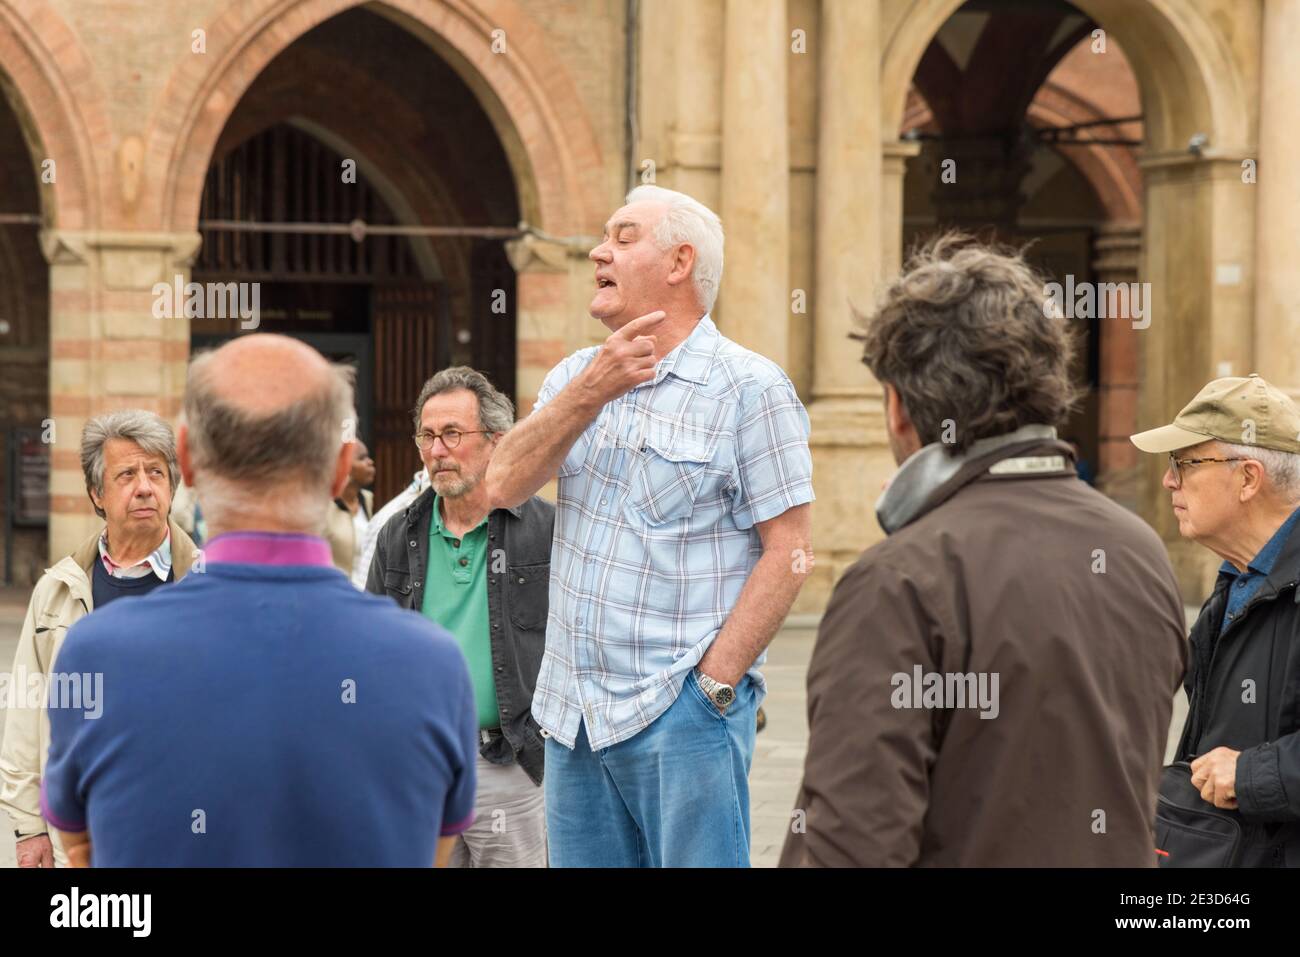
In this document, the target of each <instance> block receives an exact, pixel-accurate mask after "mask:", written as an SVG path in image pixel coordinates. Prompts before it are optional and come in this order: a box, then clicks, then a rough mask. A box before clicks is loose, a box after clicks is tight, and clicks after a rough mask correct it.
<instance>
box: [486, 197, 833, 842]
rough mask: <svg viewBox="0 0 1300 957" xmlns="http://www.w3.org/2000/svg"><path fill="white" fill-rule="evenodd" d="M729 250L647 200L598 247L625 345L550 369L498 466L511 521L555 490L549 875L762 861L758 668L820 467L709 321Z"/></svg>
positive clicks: (680, 204)
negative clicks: (756, 778)
mask: <svg viewBox="0 0 1300 957" xmlns="http://www.w3.org/2000/svg"><path fill="white" fill-rule="evenodd" d="M722 242H723V237H722V224H721V222H720V221H719V220H718V217H717V216H716V215H715V214H714V213H713V212H712V211H710V210H709V209H707V208H706V207H705V206H703V205H701V204H700V203H698V202H697V201H695V200H694V199H691V198H690V197H689V196H685V195H683V194H681V193H676V192H673V191H671V190H666V189H661V188H659V187H653V186H643V187H639V188H638V189H635V190H633V191H632V192H631V193H629V194H628V196H627V205H625V206H624V207H623V208H622V209H620V210H619V211H618V212H616V213H615V214H614V216H613V217H612V218H611V219H610V221H609V223H608V224H607V225H606V227H605V233H604V238H603V240H602V242H601V243H600V245H599V246H597V247H596V248H595V249H593V250H592V251H591V254H590V255H591V259H592V261H593V262H594V263H595V266H596V268H595V283H596V290H595V294H594V296H593V298H592V301H591V307H590V311H591V314H592V316H594V317H595V318H597V319H599V320H600V321H601V322H602V323H604V325H605V326H606V327H607V328H608V329H609V330H610V331H611V333H612V335H610V336H609V338H607V339H606V340H605V343H604V345H602V346H599V347H592V348H588V349H582V350H580V351H578V352H576V353H574V354H573V355H571V356H569V357H568V358H567V359H565V360H564V361H563V362H561V363H560V364H559V365H558V366H556V367H555V368H554V369H553V370H551V372H550V374H549V375H547V377H546V380H545V381H544V382H543V383H542V387H541V389H540V391H539V394H538V397H537V404H536V405H535V406H534V407H533V413H532V414H531V415H530V416H529V417H528V418H527V419H525V420H524V421H523V422H521V423H519V424H518V425H517V426H516V427H515V428H514V429H513V430H511V431H510V432H509V433H507V434H506V435H505V436H504V437H503V438H502V440H501V443H500V445H499V446H498V448H497V452H496V454H495V455H494V456H493V458H492V463H491V466H490V468H489V471H488V476H487V483H488V487H489V490H490V494H491V496H492V499H493V507H510V506H513V505H517V504H518V503H519V502H522V501H524V500H526V499H527V498H528V497H529V496H530V495H532V494H533V493H534V492H536V491H537V490H538V489H539V488H541V487H542V485H544V484H545V483H546V482H548V481H549V480H551V479H553V478H556V477H558V479H559V497H558V502H557V508H556V516H555V539H554V545H553V548H552V553H551V584H550V614H549V619H548V623H547V630H546V654H545V657H544V658H543V661H542V668H541V673H540V675H539V676H538V680H537V690H536V694H535V696H534V698H533V715H534V717H535V718H536V719H537V721H538V723H539V724H540V726H541V728H542V734H543V735H544V736H545V737H547V738H548V740H547V743H546V810H547V832H548V841H549V846H550V863H551V865H552V866H557V867H565V866H578V867H583V866H591V867H611V866H652V867H654V866H667V867H674V866H736V867H745V866H748V864H749V784H748V774H749V766H750V761H751V759H752V757H753V752H754V733H755V726H754V725H755V712H756V710H757V708H758V705H759V704H760V702H761V701H762V698H763V695H764V693H765V686H764V684H763V677H762V675H761V674H760V673H759V671H758V666H759V665H760V664H762V660H763V652H764V649H765V648H766V647H767V644H768V642H769V641H771V639H772V636H773V635H774V634H775V633H776V630H777V628H779V627H780V625H781V622H782V621H783V620H784V619H785V616H786V614H787V613H788V612H789V610H790V606H791V604H792V603H793V602H794V599H795V596H796V595H797V594H798V592H799V588H800V586H801V585H802V584H803V580H804V578H805V575H806V572H807V570H808V569H809V568H810V567H811V564H812V551H811V545H810V527H811V517H810V511H811V506H810V504H809V503H811V502H812V500H813V490H812V459H811V456H810V454H809V451H808V431H809V425H808V415H807V412H806V411H805V410H804V408H803V405H802V404H801V403H800V401H799V399H798V397H797V396H796V394H795V390H794V386H793V385H792V384H791V382H790V379H789V377H788V376H786V374H785V373H784V372H783V371H782V370H781V368H780V367H779V366H777V365H776V364H775V363H773V362H771V361H769V360H768V359H765V358H763V357H762V356H760V355H757V354H756V353H753V352H750V351H748V350H746V349H743V348H741V347H740V346H738V345H737V344H736V343H734V342H732V341H730V340H729V339H727V338H725V337H724V336H722V335H721V334H719V332H718V329H717V327H716V326H715V325H714V323H713V320H712V319H710V318H709V315H708V313H709V309H710V308H711V307H712V305H713V302H714V299H715V298H716V296H717V291H718V284H719V281H720V280H721V278H722ZM732 321H733V322H743V321H744V317H743V316H737V317H735V318H734V319H733V320H732Z"/></svg>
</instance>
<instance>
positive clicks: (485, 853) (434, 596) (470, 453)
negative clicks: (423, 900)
mask: <svg viewBox="0 0 1300 957" xmlns="http://www.w3.org/2000/svg"><path fill="white" fill-rule="evenodd" d="M414 419H415V443H416V445H417V447H418V448H419V450H420V458H421V460H422V461H423V462H424V467H425V470H426V471H427V472H428V475H429V480H430V487H429V488H428V489H426V490H425V491H424V492H423V493H422V494H421V495H420V496H419V497H418V498H416V500H415V501H414V502H413V503H412V504H411V505H410V506H409V507H408V508H407V509H406V510H405V511H404V512H402V513H399V514H397V515H394V516H393V517H392V518H391V519H390V520H389V521H388V522H387V524H386V525H385V526H384V528H383V530H382V531H381V532H380V533H379V537H378V540H377V543H376V546H375V555H374V558H373V559H372V561H371V564H370V570H369V575H368V580H367V583H366V588H367V590H368V591H371V592H373V593H375V594H387V595H389V596H390V597H392V598H394V599H395V600H396V601H397V602H398V604H400V605H402V606H403V607H405V608H409V609H411V610H413V611H418V612H420V613H421V614H423V615H424V616H425V617H427V618H429V619H430V620H432V621H434V622H436V623H437V624H439V625H441V626H442V627H443V628H445V629H447V631H449V632H451V634H452V635H454V636H455V637H456V640H457V642H458V643H459V644H460V648H461V651H462V652H463V653H464V655H465V661H466V663H467V664H468V666H469V673H470V679H471V683H472V684H473V687H474V701H475V706H476V709H477V712H478V727H479V742H480V749H479V759H478V768H477V779H478V795H477V799H476V801H475V814H476V819H475V822H474V824H473V825H472V826H471V827H470V828H469V830H467V831H465V832H464V833H463V834H462V835H461V837H460V839H459V840H458V841H457V844H456V848H455V850H454V852H453V855H452V860H451V865H452V866H453V867H457V866H459V867H545V866H546V808H545V801H544V796H543V790H542V788H541V786H540V785H541V782H542V772H543V755H544V747H543V742H542V737H541V730H540V728H538V726H537V722H536V721H535V720H533V717H532V698H533V691H534V687H535V685H536V683H537V672H538V669H539V668H540V667H541V661H542V654H543V652H544V651H545V645H546V618H547V610H548V607H549V604H548V595H547V591H548V587H549V582H550V560H551V534H552V528H553V525H554V519H555V508H554V506H552V505H551V504H550V503H549V502H546V501H545V500H543V499H540V498H537V497H533V498H531V499H529V500H528V501H526V502H524V503H523V504H522V505H520V506H518V507H516V508H501V509H495V510H493V509H491V507H490V505H489V502H488V500H487V497H486V494H485V492H486V488H485V486H484V485H483V477H484V475H486V474H487V468H488V462H489V461H490V460H491V458H492V453H493V451H494V450H495V448H496V444H497V441H498V440H499V439H500V437H501V435H502V434H503V433H505V432H506V431H508V430H509V429H510V427H511V426H512V425H513V424H514V406H513V404H512V403H511V401H510V400H509V399H508V398H506V396H504V395H502V394H501V393H500V392H498V391H497V390H496V389H495V388H493V386H492V384H491V383H490V382H489V381H488V380H487V378H486V377H485V376H483V375H482V373H479V372H476V371H474V370H473V369H470V368H467V367H464V366H456V367H453V368H449V369H444V370H443V371H441V372H439V373H438V374H437V375H435V376H434V377H433V378H431V379H430V380H429V381H428V382H427V383H425V385H424V388H423V389H422V390H421V392H420V397H419V399H418V401H417V402H416V407H415V415H414Z"/></svg>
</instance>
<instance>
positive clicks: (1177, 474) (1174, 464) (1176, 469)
mask: <svg viewBox="0 0 1300 957" xmlns="http://www.w3.org/2000/svg"><path fill="white" fill-rule="evenodd" d="M1246 461H1248V460H1247V459H1244V458H1241V457H1237V458H1235V459H1180V458H1178V457H1177V456H1175V455H1174V453H1173V452H1170V453H1169V471H1170V472H1172V473H1173V475H1174V488H1182V487H1183V473H1182V471H1181V469H1182V467H1183V466H1185V465H1200V464H1201V463H1202V462H1246Z"/></svg>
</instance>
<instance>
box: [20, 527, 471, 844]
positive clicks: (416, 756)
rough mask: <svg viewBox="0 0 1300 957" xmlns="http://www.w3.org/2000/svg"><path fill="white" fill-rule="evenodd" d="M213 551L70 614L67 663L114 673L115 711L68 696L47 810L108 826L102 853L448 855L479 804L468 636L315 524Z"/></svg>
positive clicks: (100, 838)
mask: <svg viewBox="0 0 1300 957" xmlns="http://www.w3.org/2000/svg"><path fill="white" fill-rule="evenodd" d="M204 560H205V561H204V567H203V569H202V570H199V569H197V568H196V569H195V570H194V571H193V572H191V574H189V575H187V576H186V577H185V578H184V579H183V580H182V581H180V582H178V583H177V584H175V585H170V586H168V587H167V588H160V589H158V590H156V591H154V592H152V593H150V594H149V595H146V596H144V597H142V598H139V599H136V600H134V601H129V602H115V603H113V604H111V605H109V606H108V607H107V608H104V609H101V610H98V611H96V612H95V614H93V615H89V616H87V617H85V618H83V619H82V620H81V621H79V622H78V623H77V624H76V625H75V626H73V627H72V628H71V629H70V630H69V632H68V636H67V639H66V641H65V642H64V645H63V648H62V650H61V651H60V653H59V659H58V662H57V666H56V671H57V672H58V673H60V674H65V675H72V674H81V675H88V676H92V678H91V679H87V680H94V681H96V682H99V683H100V684H99V685H98V687H99V688H100V689H101V690H100V691H99V694H98V695H97V699H98V700H97V702H96V708H97V710H98V711H99V712H100V713H99V716H98V717H93V716H92V712H91V711H90V710H89V709H88V708H85V709H79V708H74V707H67V706H66V705H67V704H68V703H69V702H67V701H65V702H64V706H62V707H55V706H52V707H51V708H50V709H49V717H50V751H49V762H48V765H47V767H46V771H45V777H44V780H43V782H42V797H41V804H42V809H43V811H44V813H45V816H46V818H47V819H48V820H49V821H50V823H51V824H53V825H54V826H55V827H57V828H59V829H61V830H66V831H81V830H84V829H86V828H87V827H89V830H90V839H91V842H92V846H93V852H92V853H93V862H94V863H95V865H97V866H102V867H138V866H178V867H209V866H241V867H243V866H309V867H334V866H357V865H366V866H405V867H428V866H430V865H431V864H432V863H433V859H434V852H435V848H436V845H437V841H438V838H439V836H446V835H450V834H457V833H460V832H461V831H463V830H465V829H466V828H467V827H469V825H470V823H471V822H472V820H473V813H474V786H475V781H474V768H475V761H476V758H477V754H478V734H477V731H478V723H477V721H476V719H475V710H474V693H473V689H472V688H471V686H470V680H469V674H468V671H467V669H466V667H465V660H464V658H463V656H462V655H461V652H460V649H459V648H458V647H457V646H456V642H455V640H454V639H453V638H451V636H450V635H448V634H447V633H446V632H445V631H443V630H442V629H441V628H439V627H438V626H436V625H434V624H433V623H432V622H430V621H428V620H426V619H424V618H422V617H421V616H419V615H412V614H410V613H408V612H405V611H402V610H401V609H399V608H398V607H397V606H396V605H395V604H394V603H393V602H392V601H391V600H389V599H387V598H379V597H376V596H374V595H369V594H366V593H365V592H359V591H357V590H356V589H355V588H353V587H352V585H351V584H350V583H349V582H348V580H347V578H346V577H345V576H343V575H341V574H340V573H339V572H338V571H337V570H336V569H334V568H333V567H332V564H331V560H330V549H329V545H328V544H327V543H326V542H325V541H324V540H323V539H319V538H315V537H314V536H304V535H272V534H266V533H252V534H250V533H235V534H231V535H223V536H218V537H217V538H216V539H213V540H212V541H211V542H210V543H209V544H208V547H207V549H206V550H205V552H204ZM97 675H102V679H101V678H94V677H93V676H97ZM71 703H73V704H75V703H76V702H75V701H73V702H71ZM52 705H53V702H52Z"/></svg>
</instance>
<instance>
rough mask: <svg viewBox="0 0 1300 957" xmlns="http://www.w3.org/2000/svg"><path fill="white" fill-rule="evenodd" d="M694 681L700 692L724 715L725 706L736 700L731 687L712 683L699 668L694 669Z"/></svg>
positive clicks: (715, 682) (734, 691)
mask: <svg viewBox="0 0 1300 957" xmlns="http://www.w3.org/2000/svg"><path fill="white" fill-rule="evenodd" d="M695 680H696V682H697V683H698V684H699V686H700V690H701V691H703V692H704V693H705V694H706V695H708V696H709V700H710V701H712V702H713V703H714V705H716V706H717V708H718V710H719V711H721V712H723V713H724V714H725V713H726V710H727V706H728V705H730V704H731V702H733V701H735V700H736V689H735V688H733V687H731V685H724V684H723V683H722V682H721V681H714V680H713V679H712V678H710V677H709V676H708V675H706V674H705V673H704V672H703V671H701V670H700V669H699V668H696V669H695Z"/></svg>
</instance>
